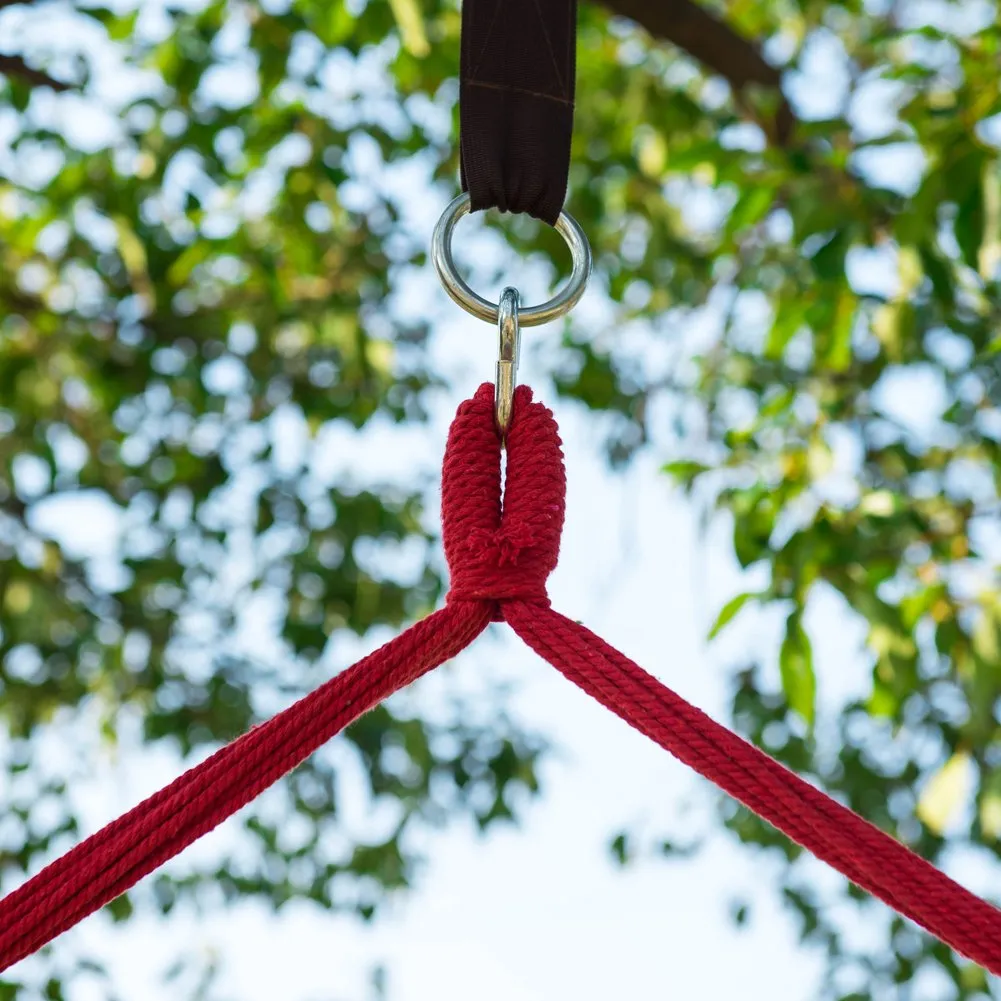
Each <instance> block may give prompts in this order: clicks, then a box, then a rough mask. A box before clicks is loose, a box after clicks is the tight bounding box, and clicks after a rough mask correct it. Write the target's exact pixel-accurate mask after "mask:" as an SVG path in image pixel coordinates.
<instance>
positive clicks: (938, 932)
mask: <svg viewBox="0 0 1001 1001" xmlns="http://www.w3.org/2000/svg"><path fill="white" fill-rule="evenodd" d="M493 392H494V390H493V386H491V385H489V384H485V385H483V386H481V387H480V389H479V390H478V391H477V393H476V395H475V396H474V397H473V399H471V400H467V401H466V402H465V403H463V404H462V406H461V407H460V408H459V412H458V414H457V415H456V418H455V421H454V422H453V424H452V428H451V430H450V432H449V438H448V446H447V448H446V450H445V460H444V464H443V470H442V526H443V536H444V544H445V555H446V557H447V559H448V565H449V571H450V573H451V584H452V586H451V590H450V591H449V594H448V603H447V605H446V607H445V608H444V609H442V610H441V611H438V612H435V613H434V614H433V615H431V616H429V617H428V618H427V619H424V620H423V621H422V622H419V623H417V625H415V626H413V627H411V628H410V629H408V630H407V631H406V632H404V633H402V634H401V635H400V636H399V637H397V638H396V639H394V640H392V641H391V642H390V643H387V644H386V645H385V646H384V647H382V648H381V649H379V650H377V651H376V652H375V653H373V654H370V655H369V656H368V657H366V658H365V659H364V660H361V661H359V662H358V663H357V664H355V665H354V666H353V667H351V668H349V669H348V670H347V671H345V672H344V673H342V674H340V675H338V677H336V678H334V679H333V680H331V681H328V682H327V683H326V684H325V685H323V686H321V687H320V688H319V689H318V690H317V691H315V692H313V693H312V694H311V695H308V696H306V697H305V698H304V699H301V700H300V701H299V702H297V703H295V705H293V706H291V707H290V708H289V709H286V710H285V711H284V712H282V713H279V714H278V715H277V716H275V717H274V718H273V719H272V720H270V721H269V722H267V723H265V724H263V725H262V726H259V727H255V728H254V729H253V730H251V731H250V732H249V733H246V734H244V735H243V736H242V737H240V738H239V739H238V740H235V741H234V742H233V743H232V744H229V745H228V746H227V747H224V748H222V749H221V750H220V751H217V752H216V753H215V754H214V755H212V757H210V758H208V759H207V760H206V761H204V762H203V763H202V764H200V765H198V766H196V767H195V768H192V769H191V770H190V771H188V772H186V773H185V774H184V775H182V776H181V777H180V778H178V779H176V780H175V781H174V782H172V783H171V784H170V785H169V786H167V787H166V788H165V789H162V790H161V791H160V792H158V793H156V794H155V795H153V796H151V797H150V798H149V799H147V800H145V801H144V802H143V803H141V804H139V806H137V807H135V808H134V809H133V810H131V811H129V813H127V814H125V815H124V816H123V817H120V818H119V819H118V820H116V821H114V822H113V823H111V824H109V825H108V826H107V827H105V828H103V829H102V830H101V831H99V832H98V833H97V834H95V835H93V836H92V837H90V838H88V839H87V840H86V841H84V842H83V843H82V844H80V845H78V846H77V847H76V848H74V849H73V850H72V851H70V852H68V853H67V854H66V855H64V856H63V857H62V858H60V859H58V860H57V861H55V862H53V863H52V864H51V865H49V866H48V867H46V868H45V869H43V870H42V871H41V872H40V873H39V874H38V875H37V876H35V877H34V878H33V879H30V880H28V882H27V883H25V884H24V885H22V886H21V887H19V888H18V889H17V890H15V891H14V892H13V893H11V894H9V895H8V896H7V897H5V898H4V899H3V900H0V970H3V969H6V968H7V967H8V966H10V965H12V964H13V963H16V962H17V961H18V960H20V959H23V958H24V957H25V956H27V955H30V954H31V953H32V952H34V951H35V950H37V949H39V948H40V947H41V946H43V945H44V944H45V943H46V942H49V941H51V940H52V939H53V938H55V936H56V935H58V934H60V933H61V932H63V931H65V930H66V929H67V928H69V927H71V926H72V925H74V924H76V923H77V922H78V921H80V920H81V919H82V918H84V917H86V915H88V914H90V913H91V912H93V911H95V910H97V909H98V908H99V907H101V906H102V905H104V904H106V903H107V902H108V901H110V900H112V899H113V898H114V897H116V896H118V895H119V894H121V893H124V892H125V891H126V890H127V889H128V888H129V887H130V886H132V885H133V884H134V883H135V882H137V881H138V880H139V879H141V878H142V877H143V876H144V875H146V874H147V873H149V872H151V871H152V870H153V869H155V868H156V867H157V866H159V865H161V864H162V863H163V862H165V861H166V860H167V859H169V858H171V857H173V856H174V855H176V854H177V853H178V852H180V851H182V850H183V849H184V848H186V847H187V846H188V845H189V844H191V843H192V842H193V841H195V840H196V839H197V838H199V837H201V835H202V834H205V833H206V832H207V831H210V830H211V829H212V828H214V827H216V826H217V825H218V824H220V823H221V822H222V821H223V820H225V819H226V818H227V817H228V816H230V815H231V814H233V813H235V812H236V811H237V810H239V809H240V808H241V807H243V806H245V805H246V804H247V803H249V802H250V801H251V800H252V799H253V798H254V797H255V796H257V795H258V794H259V793H260V792H261V791H262V790H264V789H265V788H267V787H268V786H269V785H271V784H272V783H273V782H275V781H277V779H278V778H280V777H281V776H282V775H284V774H285V773H286V772H288V771H290V770H291V769H292V768H294V767H295V766H296V765H297V764H299V763H301V762H302V761H303V760H304V759H305V758H306V757H308V756H309V755H310V754H311V753H312V752H313V751H314V750H315V749H316V748H317V747H319V746H320V745H321V744H322V743H324V742H325V741H327V740H328V739H329V738H330V737H331V736H333V735H334V734H335V733H337V732H338V731H339V730H341V729H342V728H343V727H345V726H346V725H347V724H348V723H350V722H351V721H352V720H353V719H355V718H357V717H358V716H360V715H361V714H362V713H364V712H366V711H367V710H368V709H371V708H372V707H373V706H374V705H376V704H377V703H378V702H379V701H381V700H382V699H384V698H386V697H387V696H388V695H390V694H392V692H394V691H396V690H397V689H399V688H401V687H403V686H404V685H406V684H409V683H410V682H411V681H413V680H415V679H416V678H418V677H420V676H421V675H422V674H425V673H427V672H428V671H430V670H432V669H433V668H434V667H436V666H437V665H438V664H440V663H442V662H443V661H445V660H447V659H449V658H450V657H453V656H455V654H457V653H458V652H459V651H460V650H462V649H463V648H464V647H466V646H467V645H468V644H469V643H471V642H472V641H473V640H474V639H475V638H476V636H478V635H479V634H480V633H481V632H482V631H483V629H484V628H485V627H486V625H487V623H488V622H490V621H491V620H493V621H501V620H504V621H506V622H507V623H508V624H509V625H510V626H511V627H512V628H513V629H514V631H515V632H516V633H517V634H518V635H519V636H520V637H521V638H522V639H523V640H524V641H525V642H526V643H527V644H528V645H529V646H530V647H531V648H532V649H533V650H535V651H536V652H537V653H538V654H539V655H540V656H542V657H543V658H544V659H545V660H547V661H549V663H551V664H552V665H553V666H555V667H556V669H557V670H559V671H560V672H561V673H562V674H564V675H565V676H566V677H567V678H569V679H570V680H571V681H573V682H574V683H575V684H577V685H579V686H580V687H581V688H582V689H583V690H584V691H586V692H587V693H588V694H590V695H592V696H593V697H594V698H596V699H597V700H598V701H599V702H601V703H602V704H603V705H605V706H607V707H608V708H609V709H611V710H612V711H613V712H614V713H616V714H617V715H619V716H620V717H622V719H624V720H625V721H626V722H627V723H629V724H631V725H632V726H634V727H636V729H637V730H639V731H640V732H641V733H644V734H646V735H647V736H648V737H650V738H651V739H652V740H654V741H656V742H657V743H658V744H660V746H661V747H663V748H665V749H666V750H668V751H670V752H671V753H672V754H674V755H675V756H676V757H677V758H679V759H680V760H681V761H683V762H684V763H685V764H687V765H690V766H691V767H692V768H694V769H695V770H696V771H697V772H699V774H701V775H703V776H705V777H706V778H708V779H710V780H712V781H713V782H715V783H716V784H717V785H718V786H719V787H720V788H722V789H723V790H725V791H726V792H727V793H729V794H730V795H731V796H733V797H734V798H736V799H738V800H740V802H742V803H743V804H744V805H745V806H747V807H748V808H749V809H751V810H753V811H754V812H755V813H757V814H758V815H759V816H761V817H763V818H764V819H765V820H767V821H768V822H769V823H771V824H773V825H774V826H775V827H777V828H778V829H779V830H781V831H783V832H785V833H786V834H787V835H788V836H789V837H790V838H792V839H793V840H794V841H796V842H798V843H799V844H800V845H802V846H803V847H804V848H807V849H808V850H809V851H811V852H813V854H814V855H816V856H817V857H818V858H820V859H823V860H824V861H825V862H828V863H829V864H830V865H832V866H834V868H836V869H838V870H839V871H840V872H842V873H843V874H844V875H845V876H847V877H848V878H849V879H850V880H851V881H852V882H854V883H856V884H857V885H859V886H860V887H862V888H863V889H865V890H867V891H868V892H869V893H872V894H873V895H874V896H876V897H879V898H880V899H881V900H883V901H884V902H885V903H887V904H889V905H890V906H891V907H893V908H894V909H895V910H897V911H899V912H900V913H901V914H904V915H906V916H907V917H909V918H910V919H911V920H913V921H915V922H916V923H917V924H919V925H921V926H922V927H924V928H926V929H927V930H928V931H930V932H931V933H932V934H933V935H935V936H937V937H938V938H939V939H941V940H942V941H943V942H945V943H947V944H948V945H950V946H951V947H952V948H954V949H955V950H956V951H957V952H960V953H962V954H964V955H965V956H968V957H969V958H970V959H972V960H974V961H976V962H977V963H979V964H980V965H982V966H984V967H985V968H986V969H988V970H990V971H991V972H992V973H995V974H1001V911H999V910H998V909H996V908H995V907H993V906H991V905H990V904H989V903H987V902H986V901H984V900H981V899H980V898H979V897H977V896H975V895H974V894H972V893H970V892H969V891H968V890H966V889H964V888H963V887H962V886H960V885H959V884H958V883H956V882H954V881H953V880H951V879H950V878H949V877H948V876H946V875H945V874H944V873H942V872H939V871H938V870H937V869H936V868H935V867H934V866H932V865H930V864H929V863H928V862H926V861H925V860H924V859H922V858H920V857H919V856H917V855H915V854H914V853H913V852H911V851H910V850H908V849H907V848H905V847H904V846H903V845H902V844H900V843H899V842H897V841H895V840H894V839H893V838H891V837H890V836H889V835H887V834H884V833H883V832H882V831H880V830H879V829H878V828H876V827H874V826H873V825H872V824H869V823H868V822H867V821H865V820H863V819H862V818H861V817H859V816H858V815H857V814H855V813H853V812H852V811H851V810H849V809H847V808H846V807H844V806H841V805H840V804H839V803H836V802H835V801H834V800H833V799H831V798H830V797H829V796H826V795H824V793H822V792H820V791H819V790H817V789H815V788H814V787H813V786H812V785H810V784H809V783H807V782H805V781H804V780H803V779H801V778H799V777H798V776H796V775H794V774H793V773H792V772H790V771H788V770H787V769H786V768H784V767H783V766H782V765H780V764H779V763H778V762H777V761H775V760H774V759H772V758H770V757H769V756H768V755H767V754H764V753H763V752H762V751H759V750H758V749H757V748H756V747H754V746H753V745H752V744H749V743H748V742H747V741H745V740H743V739H742V738H740V737H738V736H737V735H736V734H734V733H731V732H730V731H729V730H727V729H726V728H725V727H723V726H720V724H718V723H715V722H714V721H713V720H712V719H710V718H709V717H708V716H706V715H705V714H704V713H703V712H701V711H700V710H698V709H696V708H695V707H694V706H691V705H689V704H688V703H687V702H685V700H684V699H682V698H681V697H680V696H678V695H676V694H675V693H674V692H672V691H671V690H670V689H668V688H666V687H665V686H664V685H662V684H660V682H658V681H657V680H656V679H655V678H653V677H652V676H651V675H649V674H647V673H646V672H645V671H644V670H643V669H642V668H640V667H639V666H637V665H636V664H634V663H633V662H632V661H631V660H629V659H628V658H627V657H625V656H624V655H623V654H621V653H619V651H617V650H615V649H614V648H612V647H610V646H609V645H608V644H607V643H605V642H604V641H603V640H602V639H600V638H599V637H598V636H595V635H594V633H592V632H590V631H589V630H588V629H586V628H584V627H583V626H580V625H577V624H576V623H574V622H572V621H571V620H570V619H567V618H565V617H564V616H562V615H559V614H558V613H556V612H554V611H552V610H551V609H550V607H549V598H548V596H547V594H546V579H547V578H548V576H549V574H550V573H551V572H552V570H553V569H554V568H555V566H556V561H557V558H558V555H559V545H560V533H561V531H562V528H563V517H564V512H565V494H566V476H565V472H564V468H563V454H562V451H561V448H560V445H561V443H560V439H559V433H558V430H557V427H556V423H555V421H554V420H553V415H552V413H551V412H550V411H549V410H547V409H546V408H545V407H544V406H542V404H539V403H533V402H532V396H531V392H530V391H529V390H528V389H527V388H525V387H521V388H519V389H518V390H517V392H516V394H515V406H514V415H513V418H512V422H511V427H510V429H509V431H508V437H507V448H508V456H507V477H506V484H505V491H504V499H503V508H502V505H501V482H500V458H501V446H500V440H499V438H498V436H497V433H496V430H495V428H494V411H493V406H494V400H493Z"/></svg>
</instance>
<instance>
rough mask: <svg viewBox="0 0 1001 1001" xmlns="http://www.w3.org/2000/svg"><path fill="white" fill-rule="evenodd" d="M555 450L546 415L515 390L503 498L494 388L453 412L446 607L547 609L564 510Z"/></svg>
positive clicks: (445, 526)
mask: <svg viewBox="0 0 1001 1001" xmlns="http://www.w3.org/2000/svg"><path fill="white" fill-rule="evenodd" d="M561 444H562V443H561V441H560V436H559V431H558V429H557V427H556V421H555V420H554V419H553V414H552V411H551V410H549V409H548V408H547V407H545V406H543V405H542V404H541V403H533V402H532V391H531V390H530V389H529V388H528V387H527V386H519V387H518V389H517V390H515V394H514V408H513V413H512V417H511V426H510V428H509V430H508V434H507V471H506V475H505V481H504V492H503V499H502V495H501V442H500V437H499V435H498V433H497V428H496V426H495V424H494V387H493V385H492V384H490V383H484V384H483V385H482V386H481V387H480V388H479V389H478V390H477V392H476V394H475V395H474V396H473V398H472V399H471V400H468V401H466V402H465V403H464V404H462V406H461V407H460V408H459V412H458V414H456V417H455V420H454V421H453V422H452V427H451V429H450V430H449V435H448V445H447V446H446V448H445V460H444V462H443V463H442V490H441V493H442V497H441V509H442V531H443V535H444V543H445V558H446V559H447V560H448V569H449V575H450V578H451V587H450V590H449V592H448V600H449V602H454V601H475V600H480V601H483V600H487V601H496V602H501V601H505V600H512V599H517V600H521V601H532V602H537V603H541V604H544V605H546V606H547V607H548V605H549V598H548V596H547V594H546V580H547V578H548V577H549V575H550V574H551V573H552V572H553V569H554V568H555V567H556V562H557V560H558V558H559V552H560V535H561V533H562V531H563V518H564V513H565V511H566V470H565V468H564V465H563V451H562V449H561V447H560V446H561ZM495 618H497V619H499V618H500V614H499V610H498V612H497V613H496V614H495Z"/></svg>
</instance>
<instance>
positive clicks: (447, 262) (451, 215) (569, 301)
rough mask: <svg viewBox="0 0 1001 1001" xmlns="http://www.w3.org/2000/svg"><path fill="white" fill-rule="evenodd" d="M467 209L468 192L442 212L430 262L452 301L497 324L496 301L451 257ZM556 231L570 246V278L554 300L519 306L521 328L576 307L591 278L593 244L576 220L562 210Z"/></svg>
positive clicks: (545, 320) (497, 310) (434, 234)
mask: <svg viewBox="0 0 1001 1001" xmlns="http://www.w3.org/2000/svg"><path fill="white" fill-rule="evenodd" d="M468 211H469V195H468V194H465V193H463V194H461V195H459V196H458V197H457V198H454V199H452V201H451V202H450V203H449V205H448V207H447V208H446V209H445V211H444V212H442V214H441V218H440V219H439V220H438V223H437V225H436V226H435V228H434V233H433V235H432V236H431V261H432V263H433V264H434V269H435V271H436V272H437V273H438V278H439V279H440V280H441V283H442V285H443V286H444V287H445V291H446V292H447V293H448V294H449V296H450V297H451V298H452V300H453V301H455V302H457V303H458V304H459V305H460V306H461V307H462V308H463V309H464V310H466V312H468V313H472V314H473V316H476V317H479V318H480V319H481V320H486V321H487V322H488V323H497V322H498V317H499V315H500V314H499V309H498V305H497V303H495V302H490V301H489V300H487V299H484V298H483V297H482V296H479V295H477V294H476V293H475V292H474V291H473V290H472V289H471V288H470V287H469V286H468V285H467V284H466V283H465V282H464V281H463V280H462V278H461V277H460V276H459V272H458V271H456V269H455V261H454V260H453V258H452V230H453V229H454V228H455V224H456V223H457V222H458V221H459V220H460V219H461V218H462V217H463V216H464V215H465V214H466V213H467V212H468ZM556 231H557V232H558V233H559V234H560V236H562V237H563V239H564V240H566V242H567V246H568V247H569V248H570V257H571V259H572V261H573V270H572V271H571V273H570V280H569V281H568V282H567V283H566V285H565V286H564V287H563V288H562V289H560V291H559V292H557V293H556V295H554V296H553V297H552V299H549V300H547V301H546V302H544V303H542V304H541V305H539V306H524V307H522V308H520V309H519V310H518V323H519V324H520V325H521V326H522V327H536V326H538V325H539V324H540V323H548V322H549V321H550V320H555V319H556V318H557V317H558V316H562V315H563V314H564V313H566V312H567V311H568V310H571V309H573V307H574V306H575V305H576V304H577V302H578V300H579V299H580V297H581V296H582V295H583V294H584V289H585V288H587V280H588V278H590V277H591V246H590V244H589V243H588V242H587V237H586V236H585V235H584V230H582V229H581V228H580V224H579V223H578V222H577V220H576V219H574V218H573V216H570V215H568V214H567V213H566V212H561V213H560V217H559V219H557V220H556Z"/></svg>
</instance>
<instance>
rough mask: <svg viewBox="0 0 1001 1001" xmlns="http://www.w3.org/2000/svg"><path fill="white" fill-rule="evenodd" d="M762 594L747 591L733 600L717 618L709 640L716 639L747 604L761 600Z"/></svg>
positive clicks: (710, 631)
mask: <svg viewBox="0 0 1001 1001" xmlns="http://www.w3.org/2000/svg"><path fill="white" fill-rule="evenodd" d="M760 597H761V594H760V593H759V592H755V591H745V592H744V593H743V594H738V595H737V596H736V597H734V598H731V599H730V600H729V601H728V602H727V603H726V604H725V605H724V606H723V608H722V609H721V610H720V613H719V615H717V616H716V621H715V622H714V623H713V625H712V628H711V629H710V630H709V639H711V640H712V639H715V638H716V637H717V636H718V635H719V634H720V633H721V632H722V631H723V629H724V628H725V627H726V626H727V625H729V623H730V622H731V621H732V620H733V619H734V618H735V617H736V615H737V613H738V612H739V611H740V610H741V609H742V608H743V607H744V605H746V604H747V602H748V601H750V600H751V598H760Z"/></svg>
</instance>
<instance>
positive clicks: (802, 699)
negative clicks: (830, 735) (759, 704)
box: [779, 608, 817, 726]
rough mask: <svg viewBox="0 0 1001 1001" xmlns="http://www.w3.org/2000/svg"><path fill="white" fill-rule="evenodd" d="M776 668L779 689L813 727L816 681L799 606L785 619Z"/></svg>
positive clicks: (810, 650) (794, 709)
mask: <svg viewBox="0 0 1001 1001" xmlns="http://www.w3.org/2000/svg"><path fill="white" fill-rule="evenodd" d="M779 669H780V671H781V675H782V690H783V691H784V692H785V696H786V701H787V702H788V703H789V707H790V708H791V709H792V710H793V711H795V712H797V713H799V715H800V716H802V717H803V719H804V720H805V721H806V723H807V724H808V725H809V726H812V725H813V720H814V711H815V707H814V701H815V698H816V690H817V680H816V678H815V676H814V673H813V649H812V647H811V646H810V638H809V637H808V636H807V634H806V631H805V630H804V629H803V622H802V609H799V608H797V609H795V610H794V611H793V612H791V613H790V615H789V617H788V619H786V633H785V639H783V641H782V648H781V650H780V652H779Z"/></svg>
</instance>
